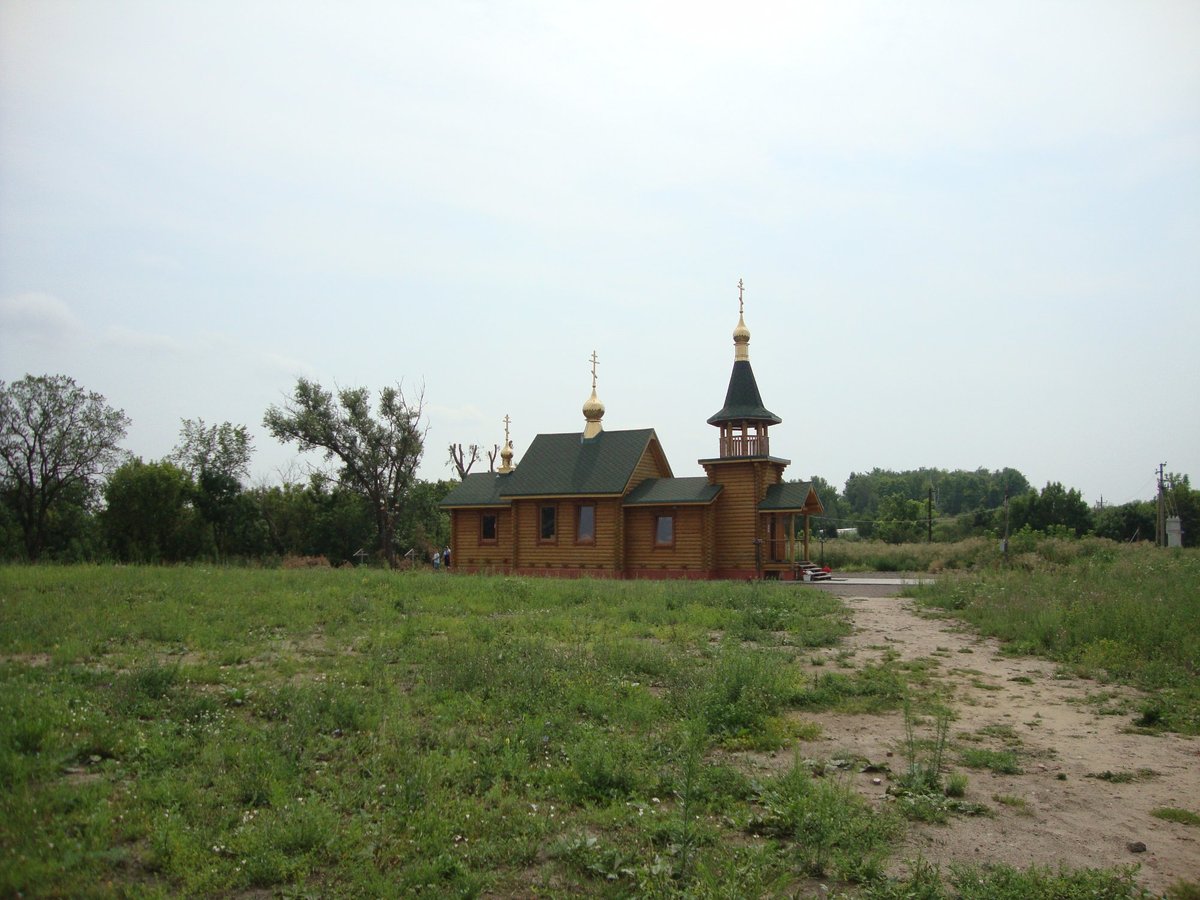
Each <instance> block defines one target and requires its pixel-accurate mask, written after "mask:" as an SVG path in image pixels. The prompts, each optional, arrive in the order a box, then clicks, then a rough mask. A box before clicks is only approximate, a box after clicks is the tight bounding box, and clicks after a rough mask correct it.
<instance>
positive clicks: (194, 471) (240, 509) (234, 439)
mask: <svg viewBox="0 0 1200 900" xmlns="http://www.w3.org/2000/svg"><path fill="white" fill-rule="evenodd" d="M253 452H254V441H253V439H252V438H251V437H250V433H249V431H248V430H247V429H246V426H245V425H233V424H232V423H230V422H222V423H221V424H220V425H205V424H204V420H203V419H196V420H195V421H192V420H191V419H182V420H181V425H180V429H179V444H178V445H177V446H176V447H175V449H174V450H173V451H172V453H171V455H170V457H169V459H170V460H171V461H173V462H175V463H177V464H178V465H179V466H181V467H182V468H183V469H184V470H185V471H187V472H188V473H189V474H190V475H191V476H192V478H193V480H194V481H195V499H196V508H197V509H198V510H199V511H200V515H201V516H203V517H204V521H206V522H207V523H208V525H209V527H210V528H211V529H212V537H213V545H214V546H215V547H216V550H217V556H218V557H220V558H224V557H225V556H226V555H227V554H228V552H229V535H230V532H231V531H234V530H235V529H236V526H237V524H238V523H237V519H238V514H239V513H245V512H247V511H248V510H252V509H253V504H246V503H242V502H241V494H242V481H241V480H242V479H243V478H248V477H249V475H250V455H251V454H252V453H253Z"/></svg>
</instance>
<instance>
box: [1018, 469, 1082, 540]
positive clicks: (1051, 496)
mask: <svg viewBox="0 0 1200 900" xmlns="http://www.w3.org/2000/svg"><path fill="white" fill-rule="evenodd" d="M1003 515H1004V513H1003V512H1002V511H997V513H996V517H997V522H998V523H999V524H1001V526H1002V523H1003ZM1026 525H1028V526H1029V528H1030V529H1031V530H1033V531H1040V532H1042V533H1049V532H1050V530H1051V529H1066V530H1068V531H1071V532H1074V533H1075V535H1076V536H1077V537H1078V536H1082V535H1084V534H1087V533H1088V532H1089V531H1091V530H1092V511H1091V509H1090V508H1089V507H1088V505H1087V503H1085V502H1084V500H1083V497H1082V495H1081V494H1080V493H1079V491H1077V490H1076V489H1075V488H1070V489H1067V488H1065V487H1063V485H1062V483H1061V482H1058V481H1050V482H1047V483H1046V486H1045V487H1044V488H1042V490H1041V493H1038V492H1037V491H1034V490H1030V491H1028V492H1026V493H1024V494H1019V495H1018V496H1016V497H1013V498H1012V500H1011V501H1010V502H1009V528H1010V530H1011V531H1014V532H1015V531H1020V530H1021V529H1022V528H1023V527H1025V526H1026ZM997 530H999V529H997Z"/></svg>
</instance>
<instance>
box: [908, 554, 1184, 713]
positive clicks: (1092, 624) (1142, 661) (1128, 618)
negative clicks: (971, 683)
mask: <svg viewBox="0 0 1200 900" xmlns="http://www.w3.org/2000/svg"><path fill="white" fill-rule="evenodd" d="M1062 543H1063V544H1065V545H1070V544H1071V543H1073V542H1062ZM1105 543H1107V542H1105ZM1049 546H1052V547H1056V546H1057V545H1056V544H1051V545H1049ZM915 595H916V596H917V597H918V599H919V600H920V602H921V603H923V604H925V605H927V606H930V607H936V608H940V609H943V610H947V611H949V612H952V613H953V614H954V615H956V616H959V617H961V618H963V619H966V620H967V621H968V622H970V623H971V624H973V625H975V626H976V627H978V628H979V629H980V630H981V631H983V632H984V633H985V634H989V635H994V636H995V637H998V638H1000V639H1001V640H1003V641H1005V642H1007V645H1008V648H1009V649H1010V650H1012V651H1013V652H1022V653H1037V654H1042V655H1045V656H1048V657H1050V658H1052V659H1056V660H1059V661H1061V662H1062V663H1064V664H1066V665H1068V666H1071V667H1073V668H1075V669H1076V670H1077V671H1079V672H1080V673H1083V674H1088V675H1095V676H1099V677H1103V678H1113V679H1118V680H1122V681H1128V682H1131V683H1133V684H1136V685H1138V686H1140V687H1142V688H1145V689H1146V690H1149V691H1153V692H1154V697H1153V699H1152V700H1149V701H1147V703H1146V706H1145V707H1144V708H1143V710H1142V712H1141V716H1140V719H1139V724H1142V725H1145V726H1154V727H1162V728H1168V729H1171V730H1175V731H1181V732H1184V733H1187V734H1200V553H1197V552H1196V551H1193V550H1174V551H1167V550H1159V549H1156V548H1153V547H1145V546H1142V547H1136V546H1135V547H1121V546H1118V545H1109V546H1108V547H1107V548H1106V549H1105V551H1104V552H1093V553H1083V552H1077V553H1075V554H1074V555H1073V556H1071V555H1068V554H1067V553H1066V552H1065V551H1063V550H1062V549H1061V548H1060V554H1059V556H1058V557H1057V558H1056V559H1055V560H1053V561H1052V562H1046V561H1045V560H1044V557H1043V563H1042V564H1041V565H1036V564H1034V563H1032V562H1030V564H1029V565H1028V566H1026V567H1022V568H1009V569H1003V570H999V569H998V570H993V571H988V572H984V573H977V574H974V575H971V576H969V577H968V576H962V577H943V578H941V579H939V580H938V582H937V583H936V584H931V585H923V586H921V587H919V588H916V589H915Z"/></svg>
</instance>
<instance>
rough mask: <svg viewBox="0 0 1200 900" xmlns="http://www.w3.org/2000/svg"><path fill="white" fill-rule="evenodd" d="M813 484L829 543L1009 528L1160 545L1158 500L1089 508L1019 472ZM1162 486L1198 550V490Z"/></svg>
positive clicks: (928, 473)
mask: <svg viewBox="0 0 1200 900" xmlns="http://www.w3.org/2000/svg"><path fill="white" fill-rule="evenodd" d="M812 482H813V486H814V487H815V488H816V491H817V494H818V495H819V496H820V498H821V502H822V503H823V504H824V506H825V514H824V515H823V516H820V517H817V518H816V519H814V527H815V528H816V529H817V530H818V531H819V533H820V534H822V535H824V536H826V537H831V538H832V537H837V536H838V535H839V534H841V535H843V536H844V535H846V534H848V533H856V534H857V535H858V536H860V537H864V538H876V539H879V540H884V541H890V542H892V543H902V542H906V541H922V540H929V539H930V538H932V540H934V541H958V540H962V539H964V538H968V537H975V536H982V535H986V536H997V537H999V536H1002V535H1003V534H1004V533H1005V530H1006V526H1007V531H1008V533H1009V534H1010V535H1011V534H1016V533H1017V532H1020V531H1022V530H1025V531H1033V532H1038V533H1042V534H1049V535H1055V536H1061V537H1067V536H1072V535H1073V536H1083V535H1086V534H1094V535H1096V536H1098V537H1105V538H1110V539H1112V540H1115V541H1153V540H1154V538H1155V519H1156V516H1157V503H1156V501H1154V500H1140V501H1133V502H1130V503H1124V504H1121V505H1119V506H1113V505H1108V506H1098V507H1091V506H1089V505H1088V504H1087V503H1086V502H1085V501H1084V499H1083V496H1082V495H1081V494H1080V493H1079V491H1078V490H1076V489H1074V488H1067V487H1065V486H1064V485H1063V484H1061V483H1060V482H1056V481H1054V482H1049V483H1047V484H1046V485H1045V486H1044V487H1042V488H1041V489H1037V488H1035V487H1033V486H1032V485H1031V484H1030V483H1029V480H1028V479H1027V478H1026V477H1025V476H1024V475H1023V474H1021V473H1020V472H1019V471H1017V470H1016V469H1009V468H1005V469H998V470H994V471H992V470H988V469H975V470H974V471H970V470H965V469H955V470H947V469H925V468H921V469H908V470H905V471H900V472H896V471H892V470H890V469H879V468H876V469H872V470H871V471H870V472H862V473H859V472H854V473H851V475H850V477H849V478H848V479H846V484H845V487H844V488H843V489H842V490H841V491H839V490H838V489H837V488H835V487H834V486H833V485H832V484H830V483H829V482H828V481H826V480H825V479H823V478H821V477H819V476H814V477H813V479H812ZM1164 484H1165V492H1164V498H1165V505H1166V509H1167V513H1168V514H1169V515H1178V516H1179V517H1180V518H1181V520H1182V525H1183V544H1184V546H1185V547H1187V546H1197V538H1198V535H1197V528H1200V491H1196V490H1193V489H1192V488H1191V485H1190V483H1189V479H1188V476H1187V475H1179V474H1175V473H1171V474H1168V475H1167V476H1166V477H1165V479H1164ZM1006 499H1007V502H1006ZM850 530H853V532H851V531H850Z"/></svg>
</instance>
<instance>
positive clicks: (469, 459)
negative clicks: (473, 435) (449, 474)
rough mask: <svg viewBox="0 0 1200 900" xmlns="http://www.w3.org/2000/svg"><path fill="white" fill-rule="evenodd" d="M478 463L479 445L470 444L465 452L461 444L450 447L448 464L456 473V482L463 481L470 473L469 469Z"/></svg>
mask: <svg viewBox="0 0 1200 900" xmlns="http://www.w3.org/2000/svg"><path fill="white" fill-rule="evenodd" d="M477 462H479V445H478V444H471V446H469V447H467V448H466V449H465V450H464V449H463V445H462V444H451V445H450V463H451V465H453V466H454V471H455V472H457V473H458V480H459V481H465V480H466V477H467V475H469V474H470V472H471V467H472V466H474V465H475V463H477Z"/></svg>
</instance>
